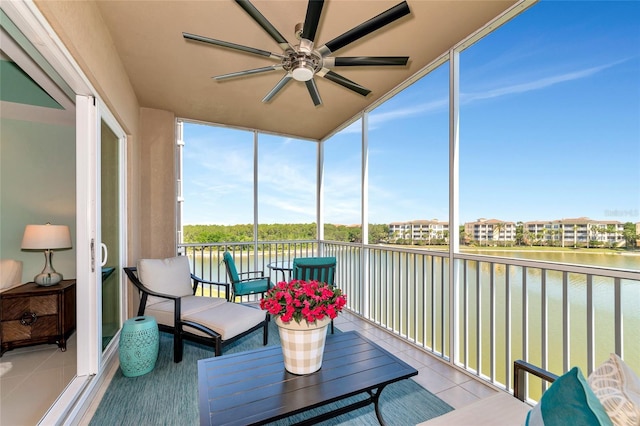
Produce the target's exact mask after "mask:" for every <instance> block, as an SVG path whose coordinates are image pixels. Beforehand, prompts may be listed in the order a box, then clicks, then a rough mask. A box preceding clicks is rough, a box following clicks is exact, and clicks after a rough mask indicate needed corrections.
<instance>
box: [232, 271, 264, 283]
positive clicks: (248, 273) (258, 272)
mask: <svg viewBox="0 0 640 426" xmlns="http://www.w3.org/2000/svg"><path fill="white" fill-rule="evenodd" d="M251 274H254V275H257V276H258V277H260V278H264V271H245V272H238V276H239V277H240V281H247V280H250V279H252V278H251V277H249V278H242V276H243V275H251ZM253 279H255V277H253Z"/></svg>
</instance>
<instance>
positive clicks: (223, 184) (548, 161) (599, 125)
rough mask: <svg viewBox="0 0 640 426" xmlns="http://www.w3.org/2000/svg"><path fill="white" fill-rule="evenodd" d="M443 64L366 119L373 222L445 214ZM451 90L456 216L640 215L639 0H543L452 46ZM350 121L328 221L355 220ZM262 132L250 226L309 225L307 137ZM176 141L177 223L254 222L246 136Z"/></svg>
mask: <svg viewBox="0 0 640 426" xmlns="http://www.w3.org/2000/svg"><path fill="white" fill-rule="evenodd" d="M448 72H449V70H448V64H445V65H444V66H441V67H440V68H438V69H437V70H435V71H433V72H432V73H430V74H429V75H428V76H426V77H425V78H423V79H421V80H419V81H418V82H417V83H415V84H414V85H413V86H411V87H410V88H409V89H408V90H405V91H403V92H402V93H400V94H398V95H396V96H395V97H394V98H392V99H391V100H390V101H388V102H387V103H385V104H384V105H382V106H381V107H379V108H378V109H377V110H376V111H374V112H372V113H371V114H370V118H369V129H370V131H369V146H370V153H369V172H370V173H369V184H370V191H369V217H370V222H371V223H389V222H396V221H405V220H415V219H438V220H443V221H446V220H448V210H449V208H448V173H449V171H448V166H449V163H448V131H449V130H448V122H447V119H448V86H447V85H448V81H447V80H448ZM460 88H461V89H460V91H461V93H460V101H461V109H460V219H461V221H462V222H466V221H472V220H475V219H478V218H481V217H484V218H498V219H501V220H506V221H514V222H515V221H519V220H522V221H529V220H552V219H559V218H572V217H579V216H587V217H591V218H592V219H598V220H618V221H621V222H627V221H631V222H639V221H640V2H638V1H620V2H616V1H589V2H585V1H544V0H543V1H541V2H540V3H538V4H537V5H535V6H534V7H533V8H530V9H529V10H528V11H526V12H525V13H523V14H521V15H520V16H518V17H516V18H515V19H514V20H512V21H511V22H508V23H507V24H505V25H503V26H502V27H501V28H500V29H498V30H497V31H495V32H493V33H491V34H489V35H488V36H486V37H485V38H483V39H482V40H480V41H479V42H478V43H476V44H475V45H473V46H471V47H470V48H468V49H467V50H465V51H463V52H462V53H461V55H460ZM359 129H360V124H359V123H355V124H354V125H353V126H351V127H349V128H347V129H345V130H344V131H342V132H341V133H339V134H338V135H336V136H334V137H333V138H332V139H330V140H329V141H327V143H326V148H325V150H326V151H325V168H326V171H325V194H326V195H325V204H326V206H325V220H326V221H327V222H330V223H341V224H352V223H359V222H360V194H359V190H360V173H361V172H360V153H359V148H360V136H359ZM260 140H261V148H262V149H260V150H259V152H260V154H259V170H260V187H259V199H260V204H259V206H258V210H259V221H260V222H261V223H301V222H312V221H314V220H315V205H314V199H315V189H314V185H315V172H313V171H314V169H315V159H314V156H315V144H314V143H311V142H307V141H298V140H291V139H289V138H281V137H274V136H261V139H260ZM185 142H186V147H185V151H184V152H185V157H184V162H185V165H184V170H185V172H184V173H185V176H184V177H185V179H184V195H185V199H186V201H185V206H184V223H186V224H193V223H220V224H232V223H250V222H252V214H253V211H252V209H251V200H252V197H253V193H252V187H251V177H252V170H253V165H252V156H251V155H252V154H251V150H252V147H253V135H252V134H251V133H249V132H238V131H232V130H229V129H222V128H211V127H207V126H201V125H187V126H186V128H185ZM276 165H277V168H278V174H274V173H273V168H274V167H275V166H276ZM291 182H296V184H297V185H296V186H295V190H294V189H292V187H291V184H290V183H291ZM247 206H249V207H247Z"/></svg>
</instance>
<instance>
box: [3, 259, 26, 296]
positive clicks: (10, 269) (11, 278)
mask: <svg viewBox="0 0 640 426" xmlns="http://www.w3.org/2000/svg"><path fill="white" fill-rule="evenodd" d="M20 284H22V262H21V261H19V260H13V259H0V293H2V292H3V291H5V290H9V289H12V288H14V287H17V286H19V285H20Z"/></svg>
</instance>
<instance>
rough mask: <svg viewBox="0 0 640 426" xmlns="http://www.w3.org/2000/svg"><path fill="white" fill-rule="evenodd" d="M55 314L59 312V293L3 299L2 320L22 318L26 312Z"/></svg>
mask: <svg viewBox="0 0 640 426" xmlns="http://www.w3.org/2000/svg"><path fill="white" fill-rule="evenodd" d="M25 313H26V314H32V313H33V314H36V315H37V316H38V317H41V316H44V315H55V314H57V313H58V295H56V294H49V295H46V296H32V297H21V298H13V299H6V300H2V321H11V320H20V319H21V318H22V316H23V315H24V314H25Z"/></svg>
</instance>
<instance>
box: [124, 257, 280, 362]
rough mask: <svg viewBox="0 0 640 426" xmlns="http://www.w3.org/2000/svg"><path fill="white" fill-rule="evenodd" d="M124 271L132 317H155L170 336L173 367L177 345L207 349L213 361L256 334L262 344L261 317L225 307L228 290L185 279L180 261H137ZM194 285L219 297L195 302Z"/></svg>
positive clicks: (179, 354)
mask: <svg viewBox="0 0 640 426" xmlns="http://www.w3.org/2000/svg"><path fill="white" fill-rule="evenodd" d="M124 271H125V273H126V274H127V276H128V277H129V279H130V280H131V282H132V283H133V284H134V285H135V286H136V288H137V289H138V291H139V293H140V305H139V306H138V315H139V316H141V315H148V316H153V317H155V318H156V321H157V322H158V327H159V329H160V330H162V331H166V332H169V333H172V334H173V360H174V362H180V361H182V352H183V339H189V340H193V341H196V342H199V343H204V344H208V345H212V346H213V347H214V350H215V355H216V356H219V355H221V354H222V348H223V347H224V346H225V345H226V344H228V343H231V342H233V341H234V340H237V339H239V338H240V337H243V336H246V335H247V334H249V333H252V332H253V331H256V330H259V329H260V328H262V329H263V334H264V337H263V344H264V345H266V344H267V342H268V322H267V315H266V313H265V312H264V311H262V310H260V309H256V308H253V307H249V306H245V305H240V304H236V303H231V302H229V301H228V300H227V297H228V296H229V294H230V293H229V284H225V283H217V282H212V281H206V280H203V279H200V278H198V277H196V276H195V275H193V274H191V272H190V269H189V259H188V258H187V257H186V256H178V257H172V258H167V259H140V260H139V261H138V265H137V267H127V268H124ZM199 285H202V286H203V288H204V286H205V285H206V286H208V287H209V288H210V289H211V293H214V292H215V291H216V290H217V292H218V296H222V297H208V296H196V292H197V290H198V286H199Z"/></svg>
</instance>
